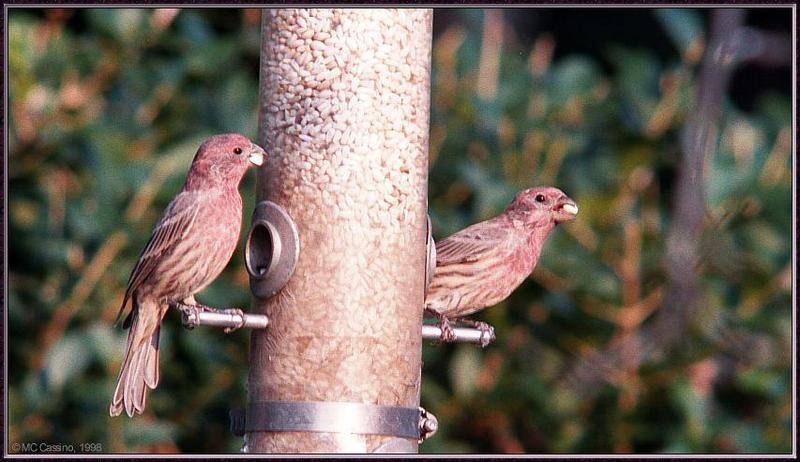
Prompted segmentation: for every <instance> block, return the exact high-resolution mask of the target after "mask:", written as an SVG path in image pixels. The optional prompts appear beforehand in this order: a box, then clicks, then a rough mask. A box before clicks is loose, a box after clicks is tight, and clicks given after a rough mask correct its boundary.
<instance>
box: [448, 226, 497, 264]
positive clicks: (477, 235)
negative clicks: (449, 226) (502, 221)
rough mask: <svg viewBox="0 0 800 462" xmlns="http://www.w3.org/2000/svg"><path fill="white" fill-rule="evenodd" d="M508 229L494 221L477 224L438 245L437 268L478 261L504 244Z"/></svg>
mask: <svg viewBox="0 0 800 462" xmlns="http://www.w3.org/2000/svg"><path fill="white" fill-rule="evenodd" d="M508 232H509V231H508V229H506V228H504V227H500V226H497V225H496V224H493V223H492V221H484V222H481V223H476V224H474V225H472V226H470V227H468V228H464V229H462V230H461V231H459V232H457V233H455V234H453V235H451V236H449V237H447V238H445V239H442V240H441V241H439V242H437V243H436V266H444V265H451V264H458V263H469V262H474V261H477V260H479V259H480V258H481V256H482V255H484V254H486V253H487V252H489V251H490V250H492V249H496V248H497V247H498V246H500V245H502V244H504V243H505V242H506V240H507V238H508Z"/></svg>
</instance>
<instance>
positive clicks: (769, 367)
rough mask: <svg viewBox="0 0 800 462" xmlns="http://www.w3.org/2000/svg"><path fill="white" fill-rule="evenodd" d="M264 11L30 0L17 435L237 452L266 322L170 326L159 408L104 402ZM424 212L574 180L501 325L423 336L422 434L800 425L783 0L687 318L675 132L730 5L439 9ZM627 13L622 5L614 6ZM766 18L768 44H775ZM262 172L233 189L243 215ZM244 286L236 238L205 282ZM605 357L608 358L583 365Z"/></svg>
mask: <svg viewBox="0 0 800 462" xmlns="http://www.w3.org/2000/svg"><path fill="white" fill-rule="evenodd" d="M259 17H260V13H259V11H258V10H235V9H225V10H217V9H181V10H174V9H80V10H57V9H46V10H41V9H16V8H15V9H11V10H9V15H8V19H9V20H8V25H7V27H8V54H7V56H8V64H9V69H8V79H9V80H8V86H7V88H8V97H9V101H8V103H9V104H8V108H9V114H8V122H9V133H8V147H7V154H8V169H7V171H6V175H7V181H8V193H9V194H8V262H9V274H8V281H9V287H8V290H7V291H6V297H7V303H8V313H7V316H8V318H7V319H8V322H7V327H8V346H9V349H8V351H7V361H8V363H7V364H8V373H9V376H8V378H7V381H6V384H7V390H8V401H7V406H8V413H7V414H6V415H7V418H8V426H7V427H6V428H7V429H8V430H7V431H8V438H9V439H8V441H9V442H10V443H14V442H20V443H24V442H52V443H68V444H75V445H77V444H79V443H89V442H99V443H102V449H103V452H134V451H135V452H186V453H226V452H236V451H238V450H239V448H240V446H241V439H239V438H236V437H234V436H232V435H231V434H230V433H229V431H228V410H229V409H230V408H232V407H237V406H242V405H243V404H244V399H245V379H246V371H247V361H246V358H247V346H248V345H247V343H248V336H247V333H246V332H237V333H234V334H232V335H224V334H222V333H221V331H220V330H217V329H208V328H200V329H197V330H195V331H193V332H191V333H189V332H186V331H183V330H182V328H181V327H180V323H179V317H178V316H177V315H174V314H171V315H168V317H167V321H166V323H165V326H164V328H163V329H162V368H161V370H162V380H161V383H160V385H159V387H158V389H157V390H156V391H155V392H153V393H150V395H149V398H148V405H147V412H146V413H145V414H144V415H142V416H139V417H137V418H135V419H132V420H131V419H128V418H127V417H125V418H114V419H112V418H110V417H108V403H109V399H110V396H111V393H112V390H113V385H114V381H115V379H116V374H117V372H118V368H119V361H120V360H121V354H122V349H123V345H124V340H125V335H126V333H125V332H124V331H122V330H121V329H118V328H114V327H113V326H112V321H113V319H114V316H115V314H116V311H117V309H118V305H119V303H120V301H121V298H122V291H123V289H124V286H125V283H126V281H127V277H128V275H129V271H130V269H131V268H132V266H133V264H134V262H135V260H136V258H137V257H138V254H139V251H140V249H141V248H142V246H143V245H144V244H145V242H146V240H147V238H148V237H149V234H150V230H151V228H152V225H153V224H154V222H155V221H156V220H157V219H158V217H159V216H160V213H161V211H162V210H163V208H164V207H165V206H166V204H167V203H168V202H169V200H170V199H171V198H172V196H173V194H174V193H175V191H176V190H177V189H178V188H179V187H180V185H181V183H182V181H183V179H184V175H185V171H186V168H187V166H188V164H189V162H190V161H191V157H192V155H193V154H194V152H195V150H196V148H197V146H198V144H199V142H200V141H201V140H202V139H204V138H205V137H206V136H208V135H210V134H214V133H219V132H230V131H237V132H241V133H244V134H245V135H247V136H250V137H253V138H254V137H255V134H256V124H257V115H256V114H257V113H256V108H257V97H258V89H257V85H258V52H259ZM434 17H435V19H434V28H435V30H434V32H435V34H434V43H433V47H434V48H433V79H432V97H431V138H430V159H431V171H430V184H429V188H430V213H431V215H432V219H433V223H434V235H435V237H436V238H438V239H441V238H443V237H445V236H447V235H448V234H450V233H452V232H455V231H456V230H458V229H460V228H462V227H465V226H467V225H469V224H471V223H474V222H477V221H480V220H482V219H486V218H489V217H490V216H493V215H495V214H497V213H499V212H500V211H501V210H502V209H503V208H504V206H505V205H506V203H507V201H508V200H509V199H510V198H511V197H512V196H513V194H514V192H515V191H516V190H519V189H522V188H526V187H530V186H533V185H538V184H553V185H557V186H558V187H560V188H561V189H563V190H564V191H565V192H567V193H568V194H569V195H570V196H571V197H573V198H574V199H576V201H577V202H578V204H579V206H580V210H581V212H580V215H579V217H578V220H577V221H575V222H574V223H571V224H569V225H566V226H563V227H561V228H560V229H559V230H558V231H556V232H555V233H554V235H553V236H551V237H550V238H549V241H548V243H547V244H546V246H545V251H544V253H543V255H542V258H541V260H540V263H539V267H538V268H537V269H536V271H535V272H534V274H533V276H532V277H531V279H530V280H529V281H527V282H526V283H525V284H524V285H523V286H522V287H521V288H520V289H519V290H517V291H516V292H515V293H514V294H513V295H512V296H511V297H510V298H509V299H508V300H507V301H506V302H504V303H501V304H500V305H498V306H497V307H494V308H491V309H488V310H486V311H484V312H483V313H481V315H480V316H479V318H481V319H483V320H485V321H488V322H489V323H491V324H493V325H494V326H495V328H496V329H497V335H498V340H497V341H496V342H495V343H494V344H492V345H491V346H489V347H487V348H486V349H483V350H482V349H479V348H475V347H474V346H467V345H445V346H433V345H425V346H424V351H423V359H424V369H423V370H424V378H423V387H422V405H423V406H425V407H426V408H428V409H429V410H431V411H432V412H433V413H435V414H436V415H437V416H438V418H439V421H440V423H441V428H440V430H439V433H438V434H437V435H436V436H434V437H433V438H431V439H430V440H428V441H426V442H425V443H423V444H422V445H421V447H420V448H421V451H422V452H429V453H445V452H451V453H452V452H481V453H508V452H528V453H610V452H620V453H627V452H639V453H665V452H666V453H684V452H690V453H691V452H700V453H777V452H789V451H791V449H792V445H791V442H792V410H793V403H792V387H793V383H792V337H791V335H792V319H793V318H792V315H793V312H792V299H791V296H792V293H791V282H792V266H791V255H792V251H793V248H792V245H793V238H792V208H791V207H792V178H791V172H792V155H791V147H792V126H791V122H792V104H791V98H790V96H789V95H790V84H791V71H792V69H791V34H790V30H791V29H790V27H791V10H790V9H788V8H783V9H775V8H773V9H758V10H751V11H748V13H747V15H746V17H745V22H744V24H743V25H742V27H741V32H742V34H740V35H738V36H737V37H738V39H739V41H740V42H741V43H742V44H743V45H748V46H747V47H744V46H743V47H742V49H743V50H744V51H743V52H742V54H741V56H740V59H738V60H737V62H736V63H735V64H734V66H735V70H734V73H733V79H732V81H731V83H730V86H729V87H728V88H723V89H722V90H723V91H724V92H725V99H724V104H723V106H722V112H721V116H720V119H719V127H718V135H719V136H718V138H715V139H714V140H713V141H714V145H713V149H712V150H711V153H710V155H708V156H706V158H705V164H704V172H705V185H704V187H705V192H706V196H705V205H704V208H705V211H704V218H703V230H702V233H701V237H700V241H699V243H700V252H699V255H697V259H698V262H697V263H698V265H697V267H696V273H697V276H696V277H697V283H698V287H699V294H698V296H697V304H696V308H695V309H693V310H692V311H691V313H692V315H691V317H690V319H689V322H688V323H687V324H686V325H685V326H682V327H681V328H682V329H683V330H684V331H681V332H678V333H677V335H678V337H679V341H678V342H675V343H673V344H671V345H655V354H653V355H639V356H637V355H628V356H625V357H624V358H623V359H624V360H623V361H611V362H609V361H604V360H603V358H604V356H603V355H604V354H605V352H607V351H609V350H610V349H611V348H613V347H614V345H619V344H624V343H625V342H626V339H630V338H633V336H635V335H636V334H637V333H640V332H646V331H644V330H643V329H645V328H646V327H647V326H648V325H650V324H652V321H653V318H654V317H656V316H657V314H658V313H659V311H660V308H663V307H664V300H663V298H664V294H665V291H666V287H667V286H668V284H669V281H668V272H667V270H666V268H665V258H664V254H665V248H666V241H665V238H666V235H667V234H668V228H669V225H670V223H671V222H672V220H673V218H674V212H675V207H674V192H675V184H676V175H677V174H678V169H677V166H678V165H679V162H680V158H681V155H682V144H681V137H682V136H683V133H684V131H685V126H686V124H687V120H688V119H689V118H690V116H691V115H692V113H693V112H695V111H696V110H697V108H696V92H697V78H698V74H699V69H700V67H701V64H702V59H703V56H704V54H705V51H706V44H707V43H708V39H709V38H708V30H709V22H710V18H711V17H712V14H711V13H710V12H709V11H708V10H698V9H673V10H669V9H660V10H649V9H635V10H624V9H614V10H594V9H580V10H575V9H558V10H554V9H514V10H453V9H437V10H436V11H435V16H434ZM609 24H614V27H611V26H609ZM757 45H758V46H757ZM253 187H254V182H253V177H252V175H248V177H247V178H246V179H245V182H244V184H243V186H242V188H241V190H242V192H243V198H244V200H245V214H246V215H247V213H248V212H247V211H248V210H252V206H253V193H252V191H253ZM199 298H200V299H201V300H202V301H204V302H207V303H208V304H211V305H217V306H247V305H248V303H249V290H248V286H247V278H246V272H245V270H244V267H243V259H242V253H241V243H240V249H239V250H238V251H237V253H236V255H235V257H234V260H233V261H232V263H231V265H229V267H228V268H227V270H226V272H225V273H224V274H223V276H222V277H221V278H220V279H218V280H217V281H216V282H215V283H214V284H213V285H212V286H211V287H210V288H208V289H207V290H206V291H204V293H202V294H201V296H200V297H199ZM587 371H589V372H591V373H587Z"/></svg>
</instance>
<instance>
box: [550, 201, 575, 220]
mask: <svg viewBox="0 0 800 462" xmlns="http://www.w3.org/2000/svg"><path fill="white" fill-rule="evenodd" d="M553 211H554V212H556V223H563V222H566V221H572V220H574V219H575V216H576V215H578V204H576V203H575V201H574V200H572V199H570V198H569V197H566V196H564V197H562V198H561V199H560V200H559V201H558V203H557V204H556V206H555V208H554V209H553Z"/></svg>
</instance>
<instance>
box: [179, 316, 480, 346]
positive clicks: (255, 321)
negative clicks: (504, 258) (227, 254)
mask: <svg viewBox="0 0 800 462" xmlns="http://www.w3.org/2000/svg"><path fill="white" fill-rule="evenodd" d="M181 323H182V324H183V327H185V328H187V329H194V328H195V327H197V326H213V327H224V328H226V329H234V328H246V329H265V328H266V327H267V326H268V325H269V318H268V317H267V316H266V315H263V314H247V313H239V311H238V310H220V311H190V310H183V311H182V312H181ZM453 333H454V334H455V337H456V338H455V340H454V342H457V343H477V344H482V345H487V344H489V343H491V342H493V341H494V340H495V335H494V331H485V330H480V329H475V328H472V327H453ZM441 335H442V330H441V329H440V328H439V326H435V325H428V324H426V325H423V326H422V338H423V340H430V341H438V340H439V338H440V337H441Z"/></svg>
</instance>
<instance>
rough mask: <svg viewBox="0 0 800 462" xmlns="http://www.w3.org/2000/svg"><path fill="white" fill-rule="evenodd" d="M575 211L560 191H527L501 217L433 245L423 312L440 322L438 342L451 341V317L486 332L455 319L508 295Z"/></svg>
mask: <svg viewBox="0 0 800 462" xmlns="http://www.w3.org/2000/svg"><path fill="white" fill-rule="evenodd" d="M577 213H578V206H577V205H575V202H574V201H573V200H572V199H570V198H569V197H567V195H566V194H564V193H563V192H562V191H561V190H559V189H556V188H553V187H538V188H530V189H526V190H524V191H521V192H519V193H518V194H517V195H516V197H515V198H514V200H513V201H512V202H511V204H509V205H508V207H506V210H505V211H504V212H503V213H501V214H500V215H498V216H496V217H494V218H492V219H490V220H486V221H484V222H481V223H477V224H474V225H472V226H470V227H468V228H465V229H462V230H461V231H459V232H457V233H455V234H453V235H452V236H449V237H447V238H446V239H443V240H442V241H440V242H437V243H436V254H435V255H436V269H435V270H434V273H433V279H432V280H431V283H430V286H429V287H428V292H427V294H426V296H425V311H427V312H428V313H430V314H432V315H433V316H435V317H437V318H438V319H439V326H440V328H441V330H442V336H441V339H442V340H444V341H452V340H453V339H454V333H453V331H452V328H451V327H450V320H451V319H456V320H458V321H460V322H463V323H465V324H471V325H474V326H476V327H478V328H479V329H481V330H484V331H490V330H491V327H490V326H489V325H488V324H486V323H483V322H475V321H471V320H468V319H459V318H461V317H462V316H466V315H468V314H471V313H475V312H476V311H479V310H481V309H483V308H486V307H488V306H492V305H494V304H497V303H499V302H501V301H503V300H504V299H505V298H506V297H508V296H509V295H510V294H511V292H513V291H514V289H516V288H517V287H519V285H520V284H522V282H523V281H524V280H525V279H526V278H527V277H528V276H529V275H530V274H531V272H533V269H534V268H535V267H536V262H537V261H538V260H539V255H540V254H541V251H542V246H543V245H544V241H545V239H547V236H548V235H549V234H550V232H551V231H553V229H555V227H556V225H557V224H559V223H563V222H566V221H572V220H574V219H575V215H576V214H577Z"/></svg>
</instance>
